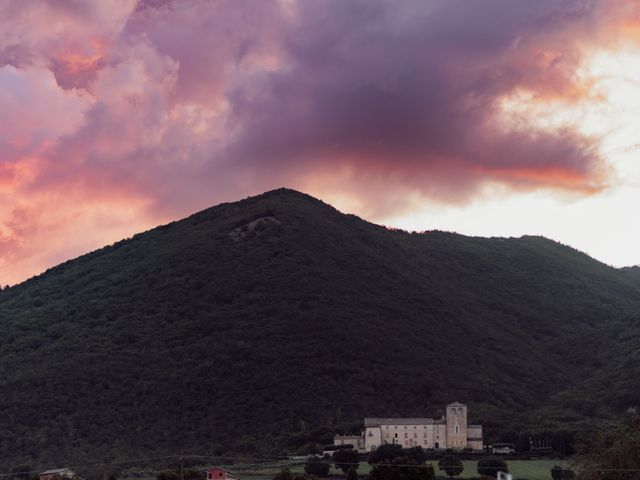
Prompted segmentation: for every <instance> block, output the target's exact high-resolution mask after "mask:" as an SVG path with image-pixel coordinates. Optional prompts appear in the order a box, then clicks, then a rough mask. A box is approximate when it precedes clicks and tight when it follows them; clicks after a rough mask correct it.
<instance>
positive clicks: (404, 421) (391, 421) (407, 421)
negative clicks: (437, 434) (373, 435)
mask: <svg viewBox="0 0 640 480" xmlns="http://www.w3.org/2000/svg"><path fill="white" fill-rule="evenodd" d="M376 425H433V418H365V419H364V426H365V427H373V426H376Z"/></svg>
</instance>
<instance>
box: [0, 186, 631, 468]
mask: <svg viewBox="0 0 640 480" xmlns="http://www.w3.org/2000/svg"><path fill="white" fill-rule="evenodd" d="M639 309H640V278H638V276H637V275H636V274H635V272H631V271H623V270H618V269H615V268H612V267H609V266H607V265H604V264H602V263H600V262H597V261H596V260H594V259H592V258H590V257H588V256H587V255H585V254H582V253H580V252H578V251H576V250H573V249H571V248H569V247H567V246H564V245H561V244H558V243H555V242H552V241H550V240H547V239H545V238H541V237H522V238H508V239H507V238H474V237H466V236H462V235H457V234H453V233H445V232H438V231H433V232H425V233H408V232H404V231H398V230H391V229H387V228H384V227H381V226H377V225H374V224H371V223H368V222H366V221H363V220H362V219H360V218H357V217H355V216H353V215H344V214H342V213H340V212H338V211H337V210H335V209H334V208H332V207H330V206H329V205H326V204H324V203H323V202H321V201H319V200H316V199H314V198H312V197H309V196H307V195H304V194H302V193H298V192H295V191H292V190H287V189H280V190H275V191H271V192H267V193H265V194H263V195H259V196H257V197H253V198H248V199H245V200H242V201H240V202H237V203H230V204H222V205H218V206H216V207H213V208H210V209H208V210H204V211H202V212H200V213H197V214H195V215H192V216H190V217H188V218H186V219H184V220H181V221H178V222H173V223H170V224H168V225H164V226H161V227H158V228H155V229H153V230H150V231H147V232H145V233H141V234H139V235H136V236H134V237H133V238H131V239H127V240H123V241H121V242H118V243H116V244H114V245H111V246H109V247H106V248H103V249H101V250H98V251H96V252H93V253H90V254H88V255H84V256H82V257H80V258H77V259H75V260H72V261H69V262H66V263H63V264H61V265H59V266H57V267H55V268H52V269H50V270H48V271H47V272H45V273H44V274H42V275H40V276H38V277H35V278H33V279H30V280H28V281H26V282H24V283H22V284H20V285H18V286H15V287H12V288H10V289H7V290H5V291H2V292H0V392H2V393H1V394H0V463H1V464H2V466H3V467H4V468H5V470H4V471H6V469H7V468H10V467H11V466H14V465H17V464H20V463H25V462H27V463H31V464H32V465H36V466H56V465H57V466H60V465H66V464H74V463H75V464H78V463H80V464H82V463H94V462H98V461H115V460H118V459H122V458H132V457H136V456H138V457H141V456H149V455H167V454H174V453H176V452H178V451H180V450H184V451H187V452H193V453H196V452H197V453H201V452H208V453H215V454H222V453H224V454H228V455H230V454H234V453H235V454H242V455H244V456H253V457H257V456H264V455H271V454H274V453H282V452H286V451H289V452H291V451H296V450H300V451H301V452H302V451H306V450H308V449H309V448H312V446H313V444H314V443H324V442H327V441H330V439H331V435H332V434H333V433H334V432H346V431H349V430H354V429H357V428H358V426H359V424H360V422H361V421H362V418H363V417H364V416H365V415H366V416H391V415H402V416H430V415H439V414H440V413H442V407H443V406H444V405H445V404H446V403H449V402H451V401H453V400H458V401H463V402H465V403H467V404H468V405H469V409H470V415H471V420H472V421H474V422H482V423H483V424H484V425H485V431H486V437H487V439H488V440H492V439H493V440H496V439H508V438H513V437H514V436H516V437H517V435H518V434H520V436H522V435H523V432H525V431H526V432H533V433H535V432H543V431H548V432H552V431H553V432H558V431H562V432H569V433H568V435H571V433H572V432H579V431H581V430H585V429H589V428H597V427H598V426H600V425H604V424H606V423H607V422H611V421H615V420H616V419H617V418H619V416H620V415H623V414H624V412H626V411H627V410H628V409H629V408H632V407H635V406H637V405H640V394H639V391H638V389H637V384H638V383H637V381H638V378H639V375H640V368H638V351H639V350H638V349H639V347H640V327H639V326H640V316H639V315H638V312H639V311H640V310H639ZM527 434H528V433H527Z"/></svg>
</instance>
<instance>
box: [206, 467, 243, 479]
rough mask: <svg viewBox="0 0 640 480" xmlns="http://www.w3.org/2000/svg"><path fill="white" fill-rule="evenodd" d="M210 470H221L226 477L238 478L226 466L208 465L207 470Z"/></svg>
mask: <svg viewBox="0 0 640 480" xmlns="http://www.w3.org/2000/svg"><path fill="white" fill-rule="evenodd" d="M211 470H222V471H223V472H224V473H225V474H226V475H227V476H228V477H231V478H238V477H237V476H236V475H235V474H233V473H231V472H230V471H229V470H227V469H226V468H222V467H209V468H207V472H210V471H211Z"/></svg>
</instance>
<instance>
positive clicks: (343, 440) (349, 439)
mask: <svg viewBox="0 0 640 480" xmlns="http://www.w3.org/2000/svg"><path fill="white" fill-rule="evenodd" d="M333 444H334V445H353V447H354V448H355V449H356V450H358V451H359V452H364V451H365V445H364V438H363V437H362V435H336V436H335V437H333Z"/></svg>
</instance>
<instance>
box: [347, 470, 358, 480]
mask: <svg viewBox="0 0 640 480" xmlns="http://www.w3.org/2000/svg"><path fill="white" fill-rule="evenodd" d="M346 480H358V471H357V470H356V469H355V468H350V469H349V471H348V472H347V479H346Z"/></svg>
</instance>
